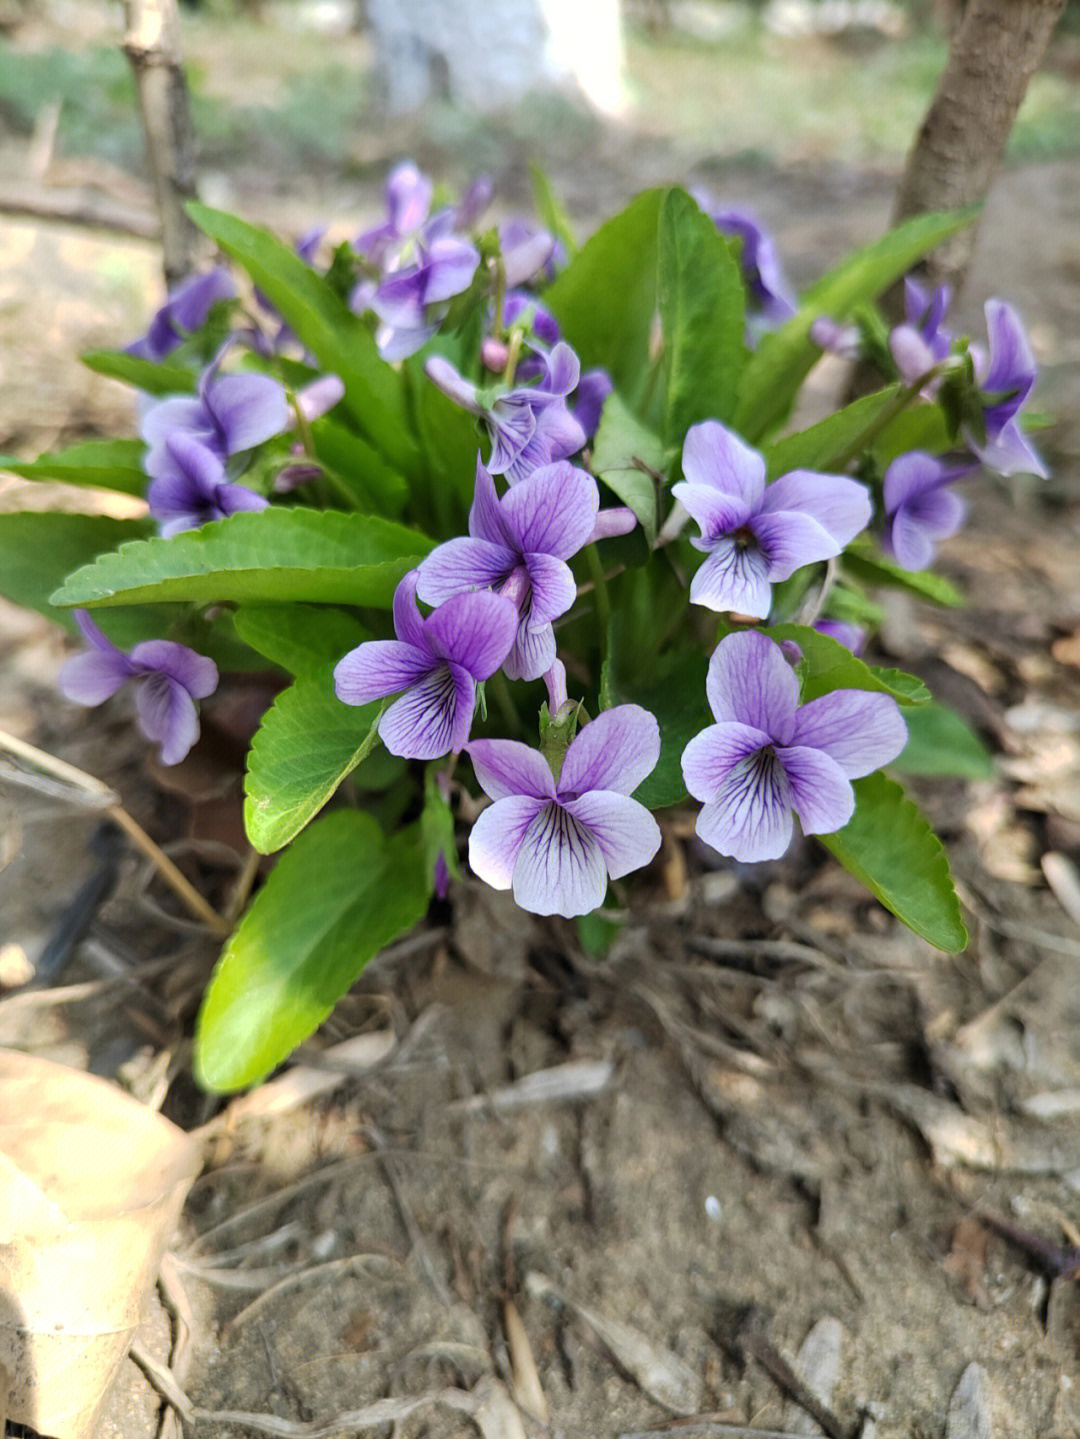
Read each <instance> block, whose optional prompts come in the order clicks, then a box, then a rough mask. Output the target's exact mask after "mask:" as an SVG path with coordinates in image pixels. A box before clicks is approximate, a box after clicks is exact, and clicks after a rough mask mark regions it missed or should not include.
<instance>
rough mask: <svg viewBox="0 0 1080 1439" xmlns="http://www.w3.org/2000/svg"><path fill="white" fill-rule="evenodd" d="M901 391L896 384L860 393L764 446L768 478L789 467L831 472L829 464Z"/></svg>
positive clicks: (841, 454)
mask: <svg viewBox="0 0 1080 1439" xmlns="http://www.w3.org/2000/svg"><path fill="white" fill-rule="evenodd" d="M899 393H900V386H899V385H890V386H889V387H888V389H885V390H877V391H875V393H874V394H872V395H862V396H861V397H860V398H859V399H857V400H855V401H854V402H853V403H852V404H850V405H845V406H844V408H843V409H842V410H834V411H833V413H832V414H831V415H826V416H825V418H824V419H823V420H819V421H818V422H817V424H816V425H810V426H809V427H808V428H807V429H805V430H798V431H796V433H795V434H793V435H785V436H784V438H783V439H782V440H777V441H776V443H775V444H773V445H766V447H765V449H764V451H763V454H764V456H765V465H766V468H767V470H768V476H769V479H770V480H775V479H777V478H778V477H779V476H780V475H787V474H790V472H791V471H792V470H818V471H824V472H825V473H826V474H828V473H830V469H829V467H830V465H833V464H835V463H836V461H837V460H839V459H841V458H842V457H843V456H844V455H845V454H846V453H847V452H848V450H849V449H850V448H851V446H852V445H853V444H854V442H855V441H856V440H857V439H858V438H859V436H860V435H862V434H864V433H865V432H866V430H867V428H868V427H869V426H870V425H872V424H873V423H874V421H875V420H877V419H878V417H879V416H880V415H881V414H882V412H883V411H884V410H885V409H886V408H887V407H888V406H889V405H890V404H892V402H893V401H894V400H895V399H896V396H897V395H898V394H899Z"/></svg>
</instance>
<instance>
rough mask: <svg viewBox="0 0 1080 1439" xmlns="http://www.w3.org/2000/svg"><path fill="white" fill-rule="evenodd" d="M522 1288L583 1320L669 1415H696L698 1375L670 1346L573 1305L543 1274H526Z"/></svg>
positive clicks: (700, 1386) (700, 1393) (700, 1385)
mask: <svg viewBox="0 0 1080 1439" xmlns="http://www.w3.org/2000/svg"><path fill="white" fill-rule="evenodd" d="M525 1289H526V1291H527V1292H528V1293H529V1294H530V1295H532V1296H533V1298H536V1299H546V1300H547V1301H548V1302H549V1303H550V1302H554V1303H555V1304H558V1305H562V1306H564V1307H565V1308H567V1309H569V1310H570V1311H571V1313H572V1314H575V1315H576V1316H577V1317H578V1318H579V1319H581V1320H583V1321H584V1322H585V1323H586V1324H587V1325H588V1326H589V1328H590V1329H591V1330H592V1331H593V1332H594V1333H595V1335H596V1337H597V1338H598V1339H599V1340H600V1342H601V1343H602V1344H603V1345H604V1346H605V1348H606V1349H607V1350H608V1351H609V1352H610V1354H611V1357H612V1358H613V1359H614V1360H615V1362H616V1364H618V1366H619V1368H620V1369H622V1370H623V1372H624V1373H626V1374H627V1375H629V1377H630V1378H631V1379H633V1381H634V1383H635V1384H636V1385H637V1386H638V1388H639V1389H641V1390H642V1392H643V1393H645V1394H647V1395H648V1396H649V1398H650V1399H655V1400H656V1402H657V1404H662V1405H663V1406H664V1408H665V1409H670V1410H671V1412H672V1413H673V1414H682V1415H691V1414H697V1413H698V1412H699V1411H700V1409H701V1402H702V1397H703V1394H704V1383H703V1381H702V1378H701V1375H700V1374H698V1373H697V1372H696V1371H695V1370H693V1369H691V1368H690V1366H689V1365H688V1364H686V1363H684V1361H683V1360H682V1359H680V1358H679V1356H678V1355H677V1354H673V1353H672V1352H671V1350H670V1349H664V1348H662V1347H661V1346H659V1345H657V1344H654V1343H653V1341H652V1340H651V1339H648V1338H646V1336H645V1335H644V1334H642V1333H641V1331H640V1330H638V1329H634V1328H633V1327H632V1326H631V1325H629V1324H624V1323H622V1322H621V1321H620V1320H617V1319H608V1318H606V1317H605V1316H604V1315H602V1314H598V1313H597V1312H596V1310H595V1309H589V1308H587V1307H586V1306H585V1305H584V1304H577V1303H575V1301H574V1300H572V1299H571V1298H570V1297H569V1296H568V1295H566V1294H565V1293H564V1292H563V1291H562V1290H561V1289H558V1288H557V1287H556V1286H555V1285H554V1284H552V1282H551V1280H550V1279H548V1278H547V1276H546V1275H544V1274H537V1273H535V1272H534V1273H530V1274H528V1275H526V1278H525Z"/></svg>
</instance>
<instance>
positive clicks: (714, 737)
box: [682, 720, 772, 802]
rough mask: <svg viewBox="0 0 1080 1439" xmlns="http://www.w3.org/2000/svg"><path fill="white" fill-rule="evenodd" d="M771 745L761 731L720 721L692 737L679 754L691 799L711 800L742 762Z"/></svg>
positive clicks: (752, 727) (736, 723)
mask: <svg viewBox="0 0 1080 1439" xmlns="http://www.w3.org/2000/svg"><path fill="white" fill-rule="evenodd" d="M771 744H772V740H771V738H770V737H769V736H768V735H767V734H766V733H765V731H764V730H760V729H755V728H754V726H753V725H748V724H739V723H738V722H737V721H736V720H724V721H723V722H722V723H720V724H714V725H709V726H708V727H707V728H706V729H703V730H702V731H701V733H700V734H697V735H695V736H694V738H693V739H692V740H691V741H690V743H689V744H688V745H687V746H686V748H685V749H684V750H683V752H682V772H683V781H684V783H685V784H686V788H687V789H688V790H689V792H690V793H691V794H692V795H693V796H694V798H695V799H699V800H702V801H704V802H708V801H710V800H715V798H716V796H717V795H718V794H719V793H720V788H721V786H722V785H723V783H724V781H725V780H726V779H727V777H728V775H729V774H730V773H731V771H732V770H733V769H734V768H735V766H736V765H737V764H739V763H740V762H741V761H742V760H745V759H749V757H750V756H751V755H752V754H755V753H756V752H757V751H758V750H759V749H767V748H768V747H769V745H771Z"/></svg>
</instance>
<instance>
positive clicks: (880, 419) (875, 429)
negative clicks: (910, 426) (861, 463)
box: [829, 360, 951, 470]
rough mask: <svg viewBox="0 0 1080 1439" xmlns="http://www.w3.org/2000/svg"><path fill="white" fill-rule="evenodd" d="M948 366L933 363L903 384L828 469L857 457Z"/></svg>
mask: <svg viewBox="0 0 1080 1439" xmlns="http://www.w3.org/2000/svg"><path fill="white" fill-rule="evenodd" d="M949 368H951V366H950V363H949V361H948V360H943V361H941V363H940V364H937V365H933V366H932V367H931V368H930V369H929V370H927V371H926V373H925V375H920V376H919V378H918V379H917V380H913V381H912V383H911V384H910V385H905V386H904V388H903V389H902V390H900V391H899V392H898V393H897V394H895V395H894V396H893V397H892V399H891V400H890V401H889V403H888V404H887V405H885V406H884V408H882V409H881V410H879V411H878V413H877V414H876V415H875V416H874V418H873V419H872V420H871V421H870V423H869V424H868V425H867V426H866V428H865V429H864V430H863V431H862V433H861V434H859V435H856V437H855V439H854V440H852V442H851V444H850V445H848V446H847V447H846V448H845V449H843V450H841V452H840V454H839V455H837V456H836V458H835V459H834V460H832V461H831V462H830V465H829V469H830V470H846V469H847V467H848V465H850V464H851V462H852V460H856V459H858V457H859V456H860V455H861V454H862V453H863V451H864V450H866V449H868V448H869V446H870V445H872V444H873V443H874V441H875V440H876V439H877V438H878V436H879V435H882V434H884V432H885V431H886V430H887V429H888V428H889V426H890V425H891V424H892V422H893V420H895V419H896V417H897V415H902V414H903V413H904V411H905V410H906V409H907V408H908V407H909V406H910V405H913V404H914V403H915V401H916V400H918V399H920V398H921V396H922V392H923V390H924V389H925V388H926V386H927V385H929V384H932V383H933V381H934V380H936V379H938V378H939V377H940V376H941V375H943V374H944V373H945V371H946V370H947V369H949Z"/></svg>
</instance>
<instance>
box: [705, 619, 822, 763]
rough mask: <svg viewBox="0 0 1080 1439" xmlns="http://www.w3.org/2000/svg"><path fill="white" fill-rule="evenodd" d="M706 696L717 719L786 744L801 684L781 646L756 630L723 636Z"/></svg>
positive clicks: (710, 664) (714, 655)
mask: <svg viewBox="0 0 1080 1439" xmlns="http://www.w3.org/2000/svg"><path fill="white" fill-rule="evenodd" d="M705 693H706V695H707V696H708V699H709V706H710V708H711V709H712V712H713V715H714V716H715V718H716V719H717V720H718V721H720V723H721V724H722V723H724V722H725V721H727V720H734V721H735V722H736V723H737V724H744V725H750V726H751V727H752V728H753V729H758V730H762V731H763V732H764V733H765V734H767V735H770V736H771V737H772V739H773V740H774V741H775V742H776V743H777V744H788V743H790V742H791V741H790V737H791V733H792V728H793V726H794V723H795V712H796V710H797V709H798V706H799V681H798V680H797V679H796V677H795V672H794V670H792V668H791V666H790V665H789V664H788V662H787V660H785V659H784V656H783V652H782V651H781V649H780V646H779V645H778V644H776V643H775V642H774V641H773V640H771V639H769V638H768V636H767V635H762V634H758V632H757V631H756V630H746V631H743V632H741V633H739V634H733V635H727V636H726V638H724V639H722V640H721V641H720V643H719V644H718V645H717V647H716V649H715V650H714V651H713V656H712V659H711V660H710V661H709V673H708V675H707V677H706V679H705Z"/></svg>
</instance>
